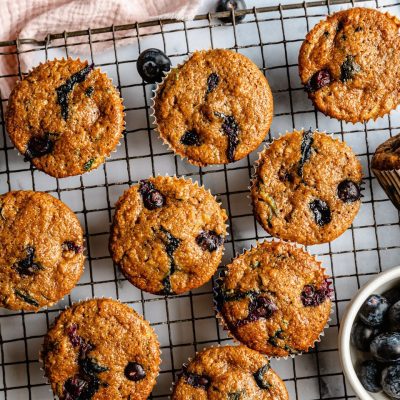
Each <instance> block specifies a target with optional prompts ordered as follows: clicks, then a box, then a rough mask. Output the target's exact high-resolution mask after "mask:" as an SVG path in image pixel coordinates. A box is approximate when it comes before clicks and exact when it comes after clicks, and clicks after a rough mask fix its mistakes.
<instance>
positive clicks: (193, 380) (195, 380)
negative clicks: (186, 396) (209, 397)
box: [184, 372, 210, 390]
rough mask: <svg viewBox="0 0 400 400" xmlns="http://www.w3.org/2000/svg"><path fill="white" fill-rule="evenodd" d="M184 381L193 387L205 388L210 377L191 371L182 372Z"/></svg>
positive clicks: (208, 383)
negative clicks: (184, 377)
mask: <svg viewBox="0 0 400 400" xmlns="http://www.w3.org/2000/svg"><path fill="white" fill-rule="evenodd" d="M184 375H185V376H186V382H187V383H188V384H189V385H190V386H193V387H195V388H201V389H204V390H206V389H207V388H208V387H209V386H210V378H209V377H208V376H204V375H198V374H192V373H191V372H184Z"/></svg>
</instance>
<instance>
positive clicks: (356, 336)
mask: <svg viewBox="0 0 400 400" xmlns="http://www.w3.org/2000/svg"><path fill="white" fill-rule="evenodd" d="M380 333H381V329H380V328H379V327H372V326H368V325H365V324H363V323H362V322H361V321H357V322H355V323H354V325H353V327H352V329H351V342H352V343H353V345H354V346H355V347H356V348H357V349H358V350H360V351H369V346H370V344H371V342H372V340H373V339H374V338H375V337H376V336H377V335H379V334H380Z"/></svg>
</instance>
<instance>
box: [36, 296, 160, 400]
mask: <svg viewBox="0 0 400 400" xmlns="http://www.w3.org/2000/svg"><path fill="white" fill-rule="evenodd" d="M41 358H42V360H43V367H44V368H43V369H44V372H45V376H46V377H47V378H48V380H49V382H50V384H51V387H52V389H53V392H54V394H56V395H57V396H58V398H59V399H60V400H81V399H87V400H89V399H93V400H100V399H113V400H117V399H121V400H123V399H137V400H145V399H147V398H148V396H149V395H150V392H151V390H152V388H153V387H154V385H155V383H156V378H157V376H158V371H159V366H160V347H159V343H158V340H157V336H156V334H155V333H154V331H153V329H152V328H151V327H150V325H149V323H148V322H147V321H145V320H144V319H143V318H142V317H141V316H140V315H138V314H137V313H136V312H135V311H134V310H133V309H132V308H130V307H129V306H127V305H126V304H122V303H120V302H119V301H117V300H112V299H91V300H87V301H82V302H80V303H77V304H74V305H73V306H72V307H70V308H68V309H66V310H65V311H63V312H62V313H61V314H60V315H59V316H58V317H57V319H56V321H55V323H54V326H53V327H52V328H51V329H50V330H49V331H48V332H47V335H46V336H45V339H44V345H43V351H42V354H41Z"/></svg>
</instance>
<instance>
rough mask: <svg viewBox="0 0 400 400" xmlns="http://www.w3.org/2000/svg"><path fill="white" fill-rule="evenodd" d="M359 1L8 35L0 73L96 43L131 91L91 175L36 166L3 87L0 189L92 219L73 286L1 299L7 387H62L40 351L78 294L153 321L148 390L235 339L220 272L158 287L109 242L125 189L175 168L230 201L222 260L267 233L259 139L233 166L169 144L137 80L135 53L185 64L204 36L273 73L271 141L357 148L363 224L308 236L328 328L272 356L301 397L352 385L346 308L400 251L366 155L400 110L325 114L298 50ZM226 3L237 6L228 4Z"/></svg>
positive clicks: (94, 49) (334, 393)
mask: <svg viewBox="0 0 400 400" xmlns="http://www.w3.org/2000/svg"><path fill="white" fill-rule="evenodd" d="M266 3H267V2H266ZM356 3H360V2H358V1H346V0H331V1H316V2H308V3H307V2H304V3H300V4H291V5H278V6H268V5H267V6H266V7H258V8H253V9H249V10H245V11H241V13H243V14H246V18H245V20H244V21H243V22H242V23H241V24H238V25H235V24H228V25H223V24H221V22H220V21H219V20H218V19H216V18H215V16H216V14H207V15H200V16H197V17H196V18H195V20H194V21H176V20H163V21H161V20H160V21H151V22H146V23H136V24H132V25H125V26H118V27H117V26H113V27H109V28H101V29H93V30H91V29H87V30H83V31H79V32H70V33H68V32H64V33H62V34H51V35H48V36H47V37H46V38H45V39H44V40H43V41H37V40H32V39H19V40H16V41H9V42H2V43H0V63H1V62H4V61H5V60H6V58H7V57H15V58H16V59H17V61H18V63H17V65H18V71H16V73H15V75H14V74H10V75H7V76H5V75H4V76H0V79H10V78H21V77H22V76H23V75H24V74H26V73H27V71H26V70H24V64H23V63H22V62H21V59H22V58H23V57H26V56H29V58H30V59H31V62H32V63H33V64H35V63H38V62H39V61H44V60H47V59H51V58H54V57H61V56H69V55H71V52H73V53H76V52H78V53H81V54H86V58H88V59H89V60H90V61H92V62H94V63H95V65H96V66H98V67H100V68H102V69H103V70H104V71H105V72H107V73H108V74H109V75H110V76H111V77H112V78H113V79H114V83H115V84H116V85H117V86H118V88H119V90H120V91H121V94H122V96H123V98H124V102H125V107H126V121H127V126H126V132H125V135H124V138H123V140H122V145H121V146H119V147H118V149H117V151H116V152H115V153H113V154H112V156H111V158H110V159H109V160H108V161H107V162H106V163H105V164H104V165H102V166H101V167H99V168H98V169H97V170H95V171H93V172H91V173H88V174H85V175H83V176H79V177H72V178H66V179H60V180H57V179H53V178H50V177H48V176H46V175H45V174H43V173H42V172H40V171H37V170H35V169H34V168H33V167H31V166H30V165H29V164H28V163H24V162H23V160H22V157H19V156H18V155H17V151H16V150H15V149H14V148H13V146H12V144H11V142H10V141H9V139H8V137H7V134H6V131H5V125H4V111H5V108H6V104H7V98H6V97H7V96H1V104H2V107H1V108H0V119H1V122H0V124H1V130H2V134H0V193H4V192H7V191H9V190H20V189H33V190H38V191H44V192H48V193H51V194H53V195H54V196H56V197H57V198H59V199H61V200H62V201H64V202H65V203H66V204H68V205H69V206H70V207H71V208H72V209H73V210H74V211H75V212H76V214H77V216H78V218H79V219H80V221H81V223H82V225H83V227H84V228H85V231H86V245H87V262H86V268H85V273H84V276H83V278H82V279H81V281H80V282H79V284H78V285H77V287H76V288H75V289H74V290H73V291H72V293H71V294H70V295H69V296H67V297H65V298H64V299H63V300H62V301H61V302H59V303H58V304H56V305H55V306H53V307H51V308H49V309H47V310H42V311H40V312H38V313H36V314H34V313H30V312H12V311H7V310H2V311H0V360H1V370H0V399H1V400H2V399H7V400H15V399H24V400H25V399H41V400H43V399H52V398H53V395H52V394H51V392H50V391H49V386H48V385H47V383H46V381H45V379H44V378H43V375H42V372H41V370H40V362H39V360H38V352H39V349H40V346H41V343H42V340H43V335H44V334H45V333H46V331H47V329H48V327H49V326H50V325H51V323H52V321H53V320H54V318H55V317H56V316H57V315H58V313H59V312H60V311H61V310H62V309H64V307H65V306H69V305H71V304H72V303H74V302H76V301H78V300H80V299H84V298H90V297H95V296H111V297H113V298H118V299H120V300H121V301H123V302H125V303H127V304H129V305H131V306H132V307H133V308H134V309H136V310H137V311H138V312H140V313H141V314H143V315H144V317H145V318H146V319H148V320H149V321H150V323H151V325H152V326H153V328H154V329H155V331H156V333H157V334H158V335H159V338H160V342H161V346H162V351H163V354H162V358H163V363H162V368H161V373H160V376H159V379H158V384H157V386H156V387H155V389H154V390H153V393H152V395H151V397H150V398H152V399H156V398H157V399H158V398H160V399H161V398H167V397H168V395H169V394H170V387H171V383H172V382H173V381H174V379H175V377H176V374H177V373H178V372H179V370H180V368H181V365H182V363H183V362H185V361H186V360H187V358H188V357H190V356H193V355H194V353H195V352H196V351H198V350H201V349H202V348H204V347H207V346H211V345H216V344H227V343H229V342H230V340H229V338H228V336H227V335H226V333H225V332H224V331H223V330H222V329H221V328H220V327H219V326H218V323H217V321H216V319H215V315H214V311H213V305H212V285H213V282H210V283H209V284H206V285H204V286H203V287H201V288H199V289H197V290H194V291H193V292H190V293H188V294H183V295H180V296H174V297H168V298H167V297H160V296H153V295H148V294H146V293H143V292H141V291H139V290H137V289H136V288H134V287H133V286H132V285H130V284H129V282H127V281H126V279H124V278H123V276H122V275H121V274H120V273H119V271H118V269H117V268H116V266H115V265H113V263H112V261H111V259H110V256H109V254H108V251H107V242H108V236H109V226H110V222H111V220H112V216H113V206H114V204H115V201H116V200H117V198H118V197H119V196H120V195H121V194H122V193H123V191H124V190H125V189H127V188H128V187H129V186H130V185H132V184H134V183H136V182H137V181H138V180H139V179H143V178H146V177H148V176H150V175H156V174H166V173H169V174H170V175H173V174H176V175H177V176H182V175H184V176H187V177H190V178H191V179H193V180H197V181H198V182H199V183H200V184H202V185H205V186H206V187H207V188H209V189H211V191H212V192H213V193H214V194H216V195H217V196H218V198H219V199H220V200H221V202H222V203H223V206H224V207H225V208H226V209H227V211H228V213H229V225H230V236H229V240H228V241H227V242H226V246H225V247H226V251H225V255H224V260H223V263H224V264H225V263H227V262H229V260H230V259H231V258H232V257H233V256H234V255H235V254H237V253H240V252H241V251H242V250H243V249H244V248H248V247H249V246H250V245H252V244H255V242H256V241H257V240H263V239H265V238H266V239H268V236H267V235H266V233H265V232H264V231H263V230H262V229H261V227H260V226H258V225H257V222H256V220H255V218H254V216H253V214H252V210H251V207H250V204H249V200H248V185H249V179H250V177H251V174H252V165H253V163H254V161H255V159H256V158H257V152H253V153H252V154H251V155H250V156H248V157H247V158H245V159H243V160H241V161H238V162H235V163H233V164H229V165H225V166H214V167H207V168H198V167H193V166H191V165H189V164H188V163H187V162H186V161H183V160H181V159H180V158H179V157H175V156H174V155H173V153H172V152H171V151H169V150H168V149H166V147H165V146H164V145H162V143H161V140H160V139H159V138H158V137H157V135H156V134H155V132H154V131H153V126H152V121H151V117H150V113H151V110H150V107H149V105H150V99H151V96H152V89H154V87H153V86H152V85H149V84H145V83H144V82H143V81H142V80H141V79H140V77H139V76H138V74H137V72H136V65H135V63H136V60H137V57H138V55H139V53H140V52H141V51H142V50H143V49H145V48H148V47H159V48H162V49H163V50H164V51H165V52H166V53H167V54H168V56H169V57H170V58H171V60H172V61H173V64H175V65H176V64H177V63H179V62H181V61H182V60H184V59H185V58H187V56H188V55H189V54H190V53H191V52H193V51H194V50H197V49H201V48H210V47H212V48H216V47H224V48H230V49H233V50H235V51H239V52H241V53H243V54H245V55H246V56H248V57H250V58H251V59H252V60H253V61H254V62H256V63H257V65H259V67H260V68H261V70H262V71H263V72H264V73H265V74H266V76H267V78H268V79H269V82H270V85H271V87H272V89H273V93H274V104H275V115H274V121H273V124H272V127H271V131H270V133H269V135H268V137H267V140H266V142H269V141H271V140H272V139H273V138H274V137H277V136H278V134H279V132H285V131H286V130H291V129H293V128H295V127H296V128H301V127H302V126H306V127H309V126H312V127H315V128H318V129H321V130H327V131H329V132H331V133H333V134H334V135H335V136H339V137H340V138H341V139H344V140H346V141H347V142H348V143H349V144H350V145H351V146H352V147H353V149H354V151H355V152H356V154H357V155H358V157H359V158H360V160H361V162H362V164H363V167H364V173H365V179H366V190H365V194H364V198H363V205H362V207H361V211H360V213H359V215H358V216H357V218H356V220H355V221H354V224H353V225H352V227H351V228H349V229H348V231H346V233H345V234H343V235H342V236H341V237H340V238H338V239H337V240H335V241H334V242H332V243H330V244H325V245H318V246H312V247H310V248H309V250H310V252H312V253H313V254H317V255H318V256H319V258H320V259H321V261H322V262H323V264H324V266H325V267H326V268H327V270H328V272H330V273H331V274H332V277H333V281H334V284H335V303H334V313H333V315H332V320H331V322H330V327H329V328H328V329H327V330H326V331H325V336H324V338H323V339H322V341H321V342H320V343H319V344H318V345H317V346H316V348H315V350H313V351H311V352H310V353H308V354H304V355H302V356H299V357H296V358H294V359H288V360H279V361H272V364H273V367H274V368H275V370H276V371H277V372H278V373H279V374H280V375H281V377H282V378H283V379H284V381H285V383H286V385H287V387H288V390H289V393H290V398H291V399H296V400H310V399H322V398H323V399H350V398H355V396H354V393H353V392H352V391H351V388H350V386H349V384H348V382H346V380H345V378H344V376H343V374H342V372H341V368H340V365H339V361H338V350H337V333H338V326H339V322H338V321H339V320H340V317H341V316H342V313H343V310H344V308H345V306H346V304H347V303H348V301H349V300H350V298H351V297H352V296H353V295H354V293H355V291H356V290H357V289H358V288H359V287H360V285H362V284H363V283H364V282H366V281H367V280H368V279H370V278H371V275H374V274H376V273H378V272H380V271H382V270H385V269H387V268H390V267H393V266H394V265H396V264H397V263H398V259H399V258H400V229H399V214H398V212H397V211H396V210H395V208H394V207H393V206H392V204H391V203H390V202H389V200H387V198H386V196H385V194H384V193H383V191H382V190H381V189H380V187H379V185H378V183H377V182H376V180H375V179H374V177H373V176H371V174H370V168H369V167H370V156H371V154H372V153H373V152H374V150H375V148H376V146H377V145H378V144H379V143H381V142H382V141H384V140H386V139H387V138H388V137H389V136H392V135H393V134H395V133H397V132H396V131H397V130H398V129H399V128H400V114H399V113H398V112H397V111H396V112H393V113H391V115H390V116H387V117H385V118H382V119H380V120H378V121H376V122H375V123H366V124H355V125H352V124H345V123H341V122H338V121H335V120H331V119H329V118H326V117H325V116H323V115H322V114H320V113H317V112H316V111H315V110H314V109H313V107H312V105H311V103H310V102H309V101H308V99H307V96H306V94H305V93H304V91H303V89H302V87H301V84H300V81H299V78H298V72H297V54H298V50H299V47H300V45H301V43H302V41H303V39H304V37H305V34H306V32H307V31H308V30H309V29H311V27H312V26H313V25H314V24H315V23H316V22H318V21H319V20H320V19H322V18H324V17H325V16H326V15H327V14H329V13H332V12H334V11H337V10H339V9H342V8H343V7H352V6H355V5H356ZM360 4H361V5H363V6H370V7H382V8H383V9H384V10H386V11H389V12H391V13H392V14H395V15H396V14H397V15H399V14H400V6H399V3H398V2H397V1H387V0H381V1H379V0H375V1H366V2H362V3H360ZM223 15H227V13H225V14H224V13H220V14H219V16H223ZM104 43H108V44H109V45H110V46H111V49H110V50H108V51H105V52H99V51H98V50H99V47H98V46H100V45H103V44H104ZM124 45H126V46H124ZM72 56H74V54H72ZM84 57H85V56H84ZM260 149H261V147H260ZM260 149H259V150H260Z"/></svg>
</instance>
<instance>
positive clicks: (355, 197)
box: [251, 130, 362, 245]
mask: <svg viewBox="0 0 400 400" xmlns="http://www.w3.org/2000/svg"><path fill="white" fill-rule="evenodd" d="M361 181H362V169H361V164H360V162H359V161H358V159H357V157H356V156H355V154H354V153H353V151H352V150H351V148H350V147H349V146H348V145H347V144H345V143H344V142H341V141H339V140H335V139H333V138H332V137H331V136H328V135H326V134H324V133H321V132H317V131H312V130H308V131H294V132H291V133H287V134H286V135H284V136H281V137H280V138H279V139H277V140H275V141H274V142H272V144H271V145H270V146H269V147H268V148H266V149H265V150H264V151H263V152H262V153H261V155H260V159H259V161H258V165H257V167H256V174H255V177H254V180H253V183H252V188H251V196H252V201H253V207H254V213H255V215H256V217H257V219H258V221H259V222H260V224H261V225H262V226H263V227H264V229H265V230H266V231H267V232H268V233H270V234H271V235H272V236H276V237H279V238H281V239H284V240H289V241H294V242H298V243H302V244H304V245H312V244H318V243H325V242H330V241H332V240H334V239H336V238H337V237H338V236H340V235H341V234H342V233H343V232H344V231H345V230H346V229H347V228H348V227H349V226H350V225H351V224H352V222H353V220H354V218H355V216H356V214H357V212H358V210H359V208H360V204H361V200H360V198H361V191H360V190H361V188H360V185H361Z"/></svg>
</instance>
